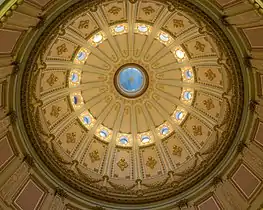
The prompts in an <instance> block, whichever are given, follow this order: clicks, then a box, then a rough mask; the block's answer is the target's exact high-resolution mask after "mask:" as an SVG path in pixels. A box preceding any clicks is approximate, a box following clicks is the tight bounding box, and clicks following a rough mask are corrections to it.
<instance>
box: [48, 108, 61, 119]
mask: <svg viewBox="0 0 263 210" xmlns="http://www.w3.org/2000/svg"><path fill="white" fill-rule="evenodd" d="M61 110H62V109H61V107H59V106H55V105H53V106H52V108H51V112H50V115H51V116H53V117H55V118H58V116H59V113H60V111H61Z"/></svg>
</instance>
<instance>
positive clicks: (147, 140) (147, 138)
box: [142, 136, 150, 143]
mask: <svg viewBox="0 0 263 210" xmlns="http://www.w3.org/2000/svg"><path fill="white" fill-rule="evenodd" d="M149 141H150V138H149V137H148V136H142V143H148V142H149Z"/></svg>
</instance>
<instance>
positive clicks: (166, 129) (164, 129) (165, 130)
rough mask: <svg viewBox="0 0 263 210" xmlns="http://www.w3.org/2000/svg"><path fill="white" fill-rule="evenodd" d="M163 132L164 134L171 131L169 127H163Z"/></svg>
mask: <svg viewBox="0 0 263 210" xmlns="http://www.w3.org/2000/svg"><path fill="white" fill-rule="evenodd" d="M161 133H162V134H163V135H166V134H168V133H169V128H167V127H163V128H162V130H161Z"/></svg>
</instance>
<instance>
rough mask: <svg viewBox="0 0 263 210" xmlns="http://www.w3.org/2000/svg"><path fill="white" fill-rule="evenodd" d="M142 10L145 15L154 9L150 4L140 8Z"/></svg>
mask: <svg viewBox="0 0 263 210" xmlns="http://www.w3.org/2000/svg"><path fill="white" fill-rule="evenodd" d="M142 10H143V11H144V13H145V15H150V14H152V13H154V12H155V10H154V9H153V8H152V7H151V6H148V7H144V8H142Z"/></svg>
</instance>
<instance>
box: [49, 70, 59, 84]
mask: <svg viewBox="0 0 263 210" xmlns="http://www.w3.org/2000/svg"><path fill="white" fill-rule="evenodd" d="M57 81H58V77H56V76H55V74H53V73H52V74H51V75H50V76H49V78H48V79H47V83H48V84H49V86H51V87H52V86H53V85H54V84H55V83H56V82H57Z"/></svg>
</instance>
